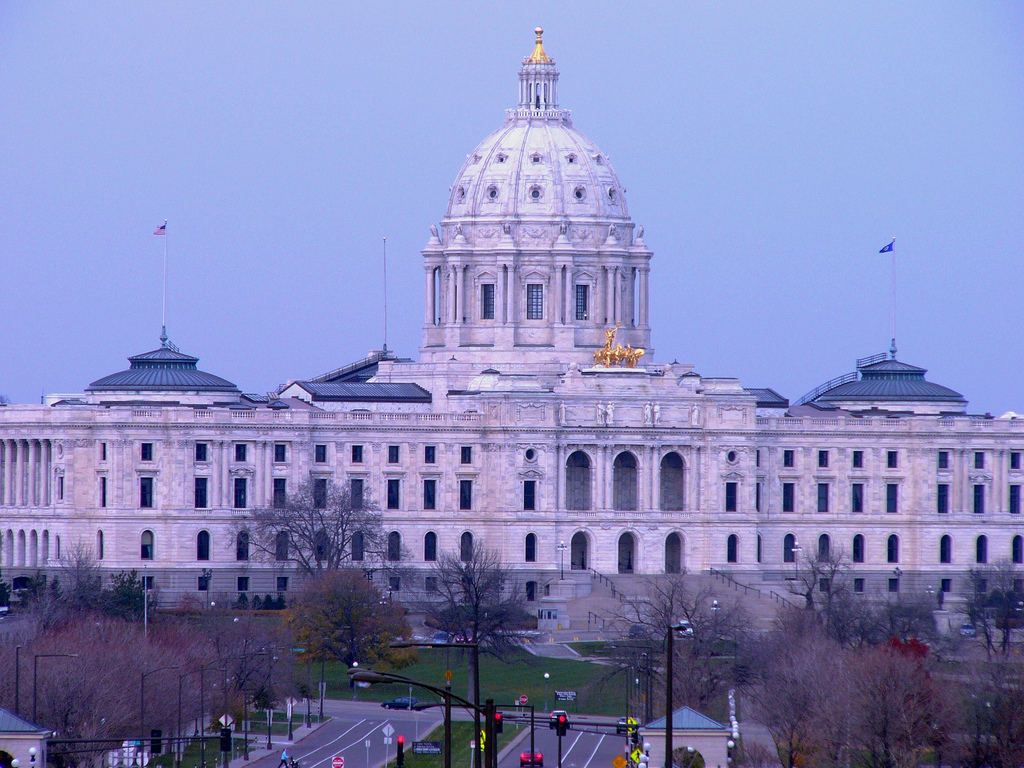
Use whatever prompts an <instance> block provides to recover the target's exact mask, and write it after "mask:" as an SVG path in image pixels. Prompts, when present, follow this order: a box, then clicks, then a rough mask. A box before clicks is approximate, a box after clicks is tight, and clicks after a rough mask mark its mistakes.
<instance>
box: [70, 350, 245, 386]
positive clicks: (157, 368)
mask: <svg viewBox="0 0 1024 768" xmlns="http://www.w3.org/2000/svg"><path fill="white" fill-rule="evenodd" d="M128 362H129V363H130V364H131V367H130V368H129V369H128V370H127V371H119V372H118V373H112V374H110V375H109V376H104V377H103V378H102V379H97V380H96V381H94V382H93V383H92V384H90V385H89V386H88V387H87V388H86V390H85V391H86V392H121V391H129V392H138V391H143V392H224V393H231V394H239V392H240V391H239V389H238V387H236V386H235V385H234V384H232V383H231V382H230V381H228V380H227V379H222V378H221V377H220V376H214V375H213V374H212V373H206V372H205V371H200V370H199V369H198V367H197V365H196V364H197V363H198V362H199V358H198V357H193V356H192V355H186V354H185V353H183V352H179V351H178V350H177V349H173V348H171V347H170V346H166V345H164V346H161V347H159V348H158V349H154V350H152V351H150V352H143V353H142V354H140V355H133V356H132V357H129V358H128Z"/></svg>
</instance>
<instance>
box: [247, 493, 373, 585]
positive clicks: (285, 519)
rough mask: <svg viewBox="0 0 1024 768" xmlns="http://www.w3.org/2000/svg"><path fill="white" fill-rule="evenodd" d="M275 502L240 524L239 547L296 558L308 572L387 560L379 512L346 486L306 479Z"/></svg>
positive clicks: (281, 558) (282, 559)
mask: <svg viewBox="0 0 1024 768" xmlns="http://www.w3.org/2000/svg"><path fill="white" fill-rule="evenodd" d="M276 502H277V503H276V504H274V505H273V506H271V507H268V508H264V509H258V510H256V511H254V512H253V513H252V515H250V516H249V517H248V519H247V520H245V522H244V523H243V524H242V526H240V527H239V530H238V531H237V536H238V537H239V548H241V547H242V546H243V545H251V546H252V548H253V550H254V555H255V556H256V557H258V558H261V559H264V560H276V561H279V562H290V563H294V564H295V565H296V566H297V567H298V569H299V570H300V571H302V572H303V573H307V574H312V573H318V572H321V571H326V570H334V569H337V568H341V567H343V566H346V565H350V564H358V563H360V562H367V561H369V562H371V563H376V562H379V561H381V560H382V559H383V555H384V551H385V540H384V536H383V533H382V531H383V529H382V527H381V516H380V513H379V512H378V511H377V510H376V508H375V507H374V506H373V505H372V504H369V503H367V502H364V500H362V499H353V498H352V496H351V495H350V493H349V491H348V489H347V488H344V487H340V486H337V485H330V486H327V485H323V486H322V485H318V484H316V483H315V482H311V483H305V484H303V485H302V486H300V487H299V488H298V489H297V490H296V491H295V493H293V494H290V495H289V496H288V497H287V498H285V499H277V500H276ZM243 538H244V541H243Z"/></svg>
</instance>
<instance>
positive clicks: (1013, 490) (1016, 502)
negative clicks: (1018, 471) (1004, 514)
mask: <svg viewBox="0 0 1024 768" xmlns="http://www.w3.org/2000/svg"><path fill="white" fill-rule="evenodd" d="M1010 514H1011V515H1019V514H1020V486H1019V485H1011V486H1010Z"/></svg>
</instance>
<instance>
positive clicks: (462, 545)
mask: <svg viewBox="0 0 1024 768" xmlns="http://www.w3.org/2000/svg"><path fill="white" fill-rule="evenodd" d="M459 559H460V560H461V561H462V562H464V563H468V562H469V561H471V560H472V559H473V534H472V533H470V532H469V531H466V532H465V533H463V534H462V537H461V538H460V539H459Z"/></svg>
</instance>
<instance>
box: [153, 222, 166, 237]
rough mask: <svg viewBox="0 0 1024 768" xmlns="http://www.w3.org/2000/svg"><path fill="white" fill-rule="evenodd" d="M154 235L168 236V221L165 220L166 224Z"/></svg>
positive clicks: (158, 228)
mask: <svg viewBox="0 0 1024 768" xmlns="http://www.w3.org/2000/svg"><path fill="white" fill-rule="evenodd" d="M153 234H154V235H166V234H167V219H164V223H163V224H161V225H160V226H159V227H157V228H156V232H154V233H153Z"/></svg>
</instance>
